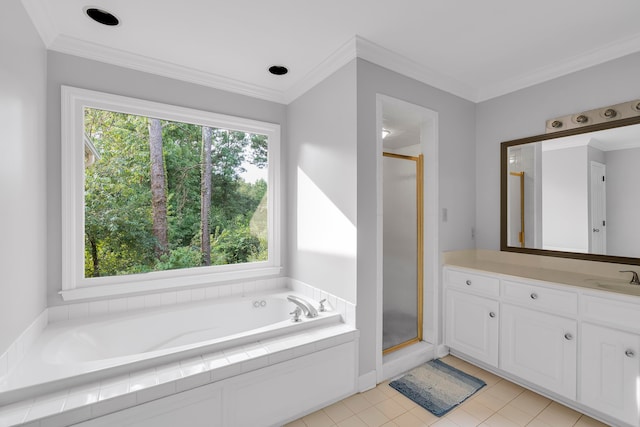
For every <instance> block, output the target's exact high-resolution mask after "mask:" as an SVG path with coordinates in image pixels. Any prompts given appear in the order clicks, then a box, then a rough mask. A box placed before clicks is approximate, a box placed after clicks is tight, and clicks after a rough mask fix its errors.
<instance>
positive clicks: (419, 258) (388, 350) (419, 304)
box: [382, 151, 424, 355]
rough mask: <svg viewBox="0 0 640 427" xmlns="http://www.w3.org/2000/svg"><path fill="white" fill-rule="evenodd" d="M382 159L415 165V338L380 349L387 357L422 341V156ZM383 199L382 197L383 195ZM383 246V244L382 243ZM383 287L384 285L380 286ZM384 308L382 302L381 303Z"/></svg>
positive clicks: (386, 155)
mask: <svg viewBox="0 0 640 427" xmlns="http://www.w3.org/2000/svg"><path fill="white" fill-rule="evenodd" d="M382 156H383V157H390V158H395V159H400V160H409V161H413V162H415V165H416V233H417V254H416V256H417V260H416V261H417V267H416V268H417V270H418V271H417V275H416V279H417V280H416V282H417V283H416V285H417V288H418V289H417V297H416V298H417V301H416V303H417V314H418V316H417V317H418V318H417V332H418V333H417V336H416V337H415V338H411V339H409V340H407V341H404V342H401V343H400V344H396V345H394V346H392V347H389V348H386V349H384V348H383V349H382V354H383V355H387V354H389V353H392V352H394V351H396V350H400V349H401V348H404V347H407V346H409V345H411V344H415V343H418V342H420V341H422V338H423V337H422V320H423V310H424V301H423V299H424V155H423V154H420V155H418V156H407V155H404V154H396V153H390V152H387V151H383V152H382ZM383 197H384V195H383ZM383 245H384V242H383ZM382 286H384V283H383V284H382ZM382 304H383V306H384V301H383V302H382Z"/></svg>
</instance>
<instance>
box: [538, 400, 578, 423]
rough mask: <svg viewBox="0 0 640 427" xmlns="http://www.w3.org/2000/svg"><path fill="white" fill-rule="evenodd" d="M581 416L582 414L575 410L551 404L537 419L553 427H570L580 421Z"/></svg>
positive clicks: (555, 403)
mask: <svg viewBox="0 0 640 427" xmlns="http://www.w3.org/2000/svg"><path fill="white" fill-rule="evenodd" d="M580 416H581V414H580V413H579V412H576V411H574V410H573V409H570V408H567V407H566V406H564V405H561V404H559V403H557V402H551V404H550V405H549V406H547V407H546V408H545V409H544V410H543V411H542V412H540V414H539V415H538V416H537V417H536V418H537V419H539V420H540V421H543V422H545V423H547V424H549V425H551V426H553V427H565V426H566V427H570V426H573V425H574V424H575V423H576V421H578V419H579V418H580Z"/></svg>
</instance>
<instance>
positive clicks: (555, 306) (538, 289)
mask: <svg viewBox="0 0 640 427" xmlns="http://www.w3.org/2000/svg"><path fill="white" fill-rule="evenodd" d="M502 295H503V297H504V299H505V300H509V301H512V302H514V303H517V304H521V305H524V306H526V307H530V308H538V309H541V310H545V311H553V312H557V313H561V314H572V315H576V314H577V313H578V294H577V293H574V292H569V291H561V290H558V289H551V288H546V287H543V286H537V285H530V284H527V283H521V282H510V281H508V280H503V281H502Z"/></svg>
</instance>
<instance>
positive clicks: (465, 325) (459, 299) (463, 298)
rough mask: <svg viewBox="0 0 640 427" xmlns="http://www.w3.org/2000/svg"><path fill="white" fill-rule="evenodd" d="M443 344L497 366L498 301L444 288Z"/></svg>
mask: <svg viewBox="0 0 640 427" xmlns="http://www.w3.org/2000/svg"><path fill="white" fill-rule="evenodd" d="M445 328H446V344H447V345H448V346H449V347H450V348H452V349H454V350H457V351H460V352H461V353H464V354H466V355H468V356H470V357H473V358H475V359H478V360H480V361H482V362H486V363H489V364H491V365H493V366H498V302H497V301H495V300H492V299H487V298H482V297H478V296H475V295H469V294H465V293H461V292H457V291H452V290H450V289H449V290H448V291H447V306H446V322H445Z"/></svg>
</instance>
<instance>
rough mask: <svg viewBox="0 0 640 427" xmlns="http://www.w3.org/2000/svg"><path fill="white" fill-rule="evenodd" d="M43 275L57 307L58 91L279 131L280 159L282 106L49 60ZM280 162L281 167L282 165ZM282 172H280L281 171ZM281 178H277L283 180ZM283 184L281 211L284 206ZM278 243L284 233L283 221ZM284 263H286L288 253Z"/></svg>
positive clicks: (60, 57) (65, 59)
mask: <svg viewBox="0 0 640 427" xmlns="http://www.w3.org/2000/svg"><path fill="white" fill-rule="evenodd" d="M47 67H48V69H47V95H48V97H47V132H48V135H49V141H48V145H47V148H48V152H47V165H46V166H47V196H48V197H47V211H48V218H47V220H48V222H47V234H48V242H47V246H46V248H47V249H48V258H47V271H48V276H49V286H48V300H49V305H55V304H60V303H61V300H60V297H59V296H58V291H60V290H61V288H62V271H61V263H62V258H61V254H60V248H61V206H60V198H61V187H60V120H61V118H60V86H61V85H68V86H75V87H80V88H84V89H91V90H97V91H102V92H107V93H113V94H117V95H124V96H129V97H133V98H140V99H146V100H150V101H157V102H163V103H167V104H172V105H178V106H183V107H189V108H196V109H200V110H205V111H212V112H215V113H221V114H229V115H233V116H239V117H245V118H249V119H254V120H261V121H265V122H270V123H279V124H280V125H281V133H282V135H281V140H282V148H281V152H282V157H283V158H284V156H285V154H284V153H286V151H287V147H286V140H287V137H286V123H285V106H284V105H282V104H278V103H274V102H269V101H263V100H259V99H256V98H251V97H248V96H243V95H237V94H234V93H230V92H225V91H222V90H217V89H213V88H209V87H204V86H199V85H195V84H191V83H186V82H182V81H178V80H173V79H169V78H165V77H160V76H156V75H153V74H148V73H143V72H140V71H135V70H130V69H126V68H122V67H116V66H113V65H108V64H104V63H101V62H97V61H92V60H88V59H83V58H79V57H75V56H71V55H65V54H61V53H57V52H48V56H47ZM284 163H285V162H284V160H282V161H281V164H282V165H284ZM283 169H284V166H283ZM282 178H283V177H282V176H281V179H282ZM285 188H286V185H284V184H283V194H282V196H283V197H282V205H281V206H280V207H279V208H280V210H281V212H284V209H283V208H284V205H285V203H286V190H285ZM282 225H283V227H282V229H283V230H282V241H283V242H284V241H286V240H285V233H286V229H287V221H286V216H285V217H283V224H282ZM282 259H286V253H285V254H283V257H282Z"/></svg>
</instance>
